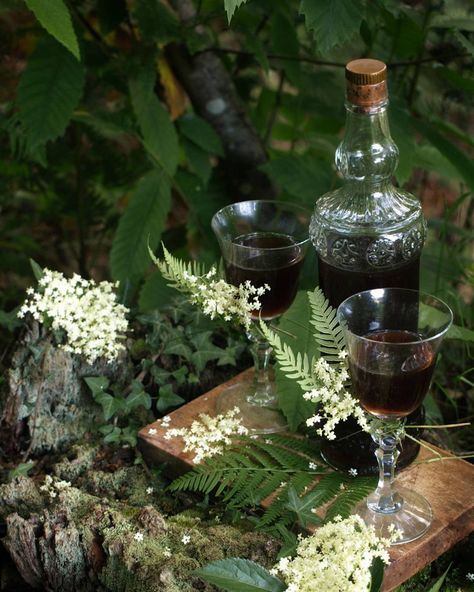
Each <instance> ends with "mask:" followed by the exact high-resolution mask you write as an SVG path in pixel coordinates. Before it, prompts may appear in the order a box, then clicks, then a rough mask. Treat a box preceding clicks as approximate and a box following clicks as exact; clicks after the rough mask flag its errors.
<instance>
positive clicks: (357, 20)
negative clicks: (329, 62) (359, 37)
mask: <svg viewBox="0 0 474 592" xmlns="http://www.w3.org/2000/svg"><path fill="white" fill-rule="evenodd" d="M300 12H301V13H302V14H304V17H305V20H306V28H307V29H308V30H313V32H314V37H315V39H316V42H317V45H318V50H319V52H320V53H322V54H326V53H328V52H329V51H330V50H331V49H333V48H334V47H335V46H336V45H342V44H343V43H346V42H347V41H349V40H350V39H351V38H352V37H353V36H354V35H355V34H356V33H357V32H358V31H359V28H360V24H361V22H362V19H363V18H364V13H365V9H364V4H363V3H362V2H361V1H360V0H331V1H330V2H328V1H327V0H302V1H301V7H300Z"/></svg>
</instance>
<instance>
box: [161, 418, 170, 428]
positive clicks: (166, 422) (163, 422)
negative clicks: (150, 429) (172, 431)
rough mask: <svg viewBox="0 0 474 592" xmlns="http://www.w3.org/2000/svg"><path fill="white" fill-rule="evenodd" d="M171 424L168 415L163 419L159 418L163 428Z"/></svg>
mask: <svg viewBox="0 0 474 592" xmlns="http://www.w3.org/2000/svg"><path fill="white" fill-rule="evenodd" d="M170 422H171V417H170V416H169V415H165V416H164V417H162V418H161V423H162V424H163V425H164V426H168V425H169V424H170Z"/></svg>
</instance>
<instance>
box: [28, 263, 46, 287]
mask: <svg viewBox="0 0 474 592" xmlns="http://www.w3.org/2000/svg"><path fill="white" fill-rule="evenodd" d="M30 265H31V269H32V270H33V275H34V276H35V279H36V281H37V282H39V281H40V279H41V278H42V277H43V275H44V271H43V268H42V267H41V266H40V265H39V264H38V263H36V261H35V260H34V259H31V258H30Z"/></svg>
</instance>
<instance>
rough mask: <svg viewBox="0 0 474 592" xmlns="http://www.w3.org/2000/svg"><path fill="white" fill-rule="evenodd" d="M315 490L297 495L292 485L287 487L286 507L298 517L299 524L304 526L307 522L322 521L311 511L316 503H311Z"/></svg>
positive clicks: (316, 522)
mask: <svg viewBox="0 0 474 592" xmlns="http://www.w3.org/2000/svg"><path fill="white" fill-rule="evenodd" d="M315 493H316V492H311V493H309V494H308V495H305V496H303V497H299V495H298V492H297V491H296V489H295V488H294V487H293V486H290V487H289V489H288V503H287V505H286V507H287V508H288V510H291V511H292V512H294V513H295V514H296V516H297V517H298V522H299V524H300V525H301V526H302V527H303V528H304V527H305V526H306V525H307V524H320V523H321V522H322V520H321V518H320V517H319V516H316V514H314V513H313V512H312V510H313V508H314V507H315V505H316V504H314V503H313V497H314V495H315Z"/></svg>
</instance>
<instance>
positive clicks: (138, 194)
mask: <svg viewBox="0 0 474 592" xmlns="http://www.w3.org/2000/svg"><path fill="white" fill-rule="evenodd" d="M170 205H171V190H170V185H169V182H168V180H167V179H166V177H165V174H164V173H163V172H161V171H159V170H153V171H151V172H149V173H148V174H147V175H145V177H143V178H142V179H141V181H140V182H139V184H138V186H137V188H136V190H135V192H134V193H133V195H132V198H131V200H130V203H129V205H128V207H127V209H126V210H125V212H124V214H123V215H122V217H121V219H120V222H119V226H118V229H117V232H116V234H115V237H114V240H113V243H112V251H111V271H112V277H113V278H114V279H115V280H119V281H124V280H125V279H127V278H129V279H133V278H137V277H140V275H141V274H143V272H144V271H145V270H146V268H147V267H148V266H149V264H150V258H149V256H148V241H149V245H150V248H151V249H155V248H156V247H157V245H158V243H159V241H160V238H161V232H162V231H163V228H164V225H165V222H166V218H167V216H168V212H169V209H170Z"/></svg>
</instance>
